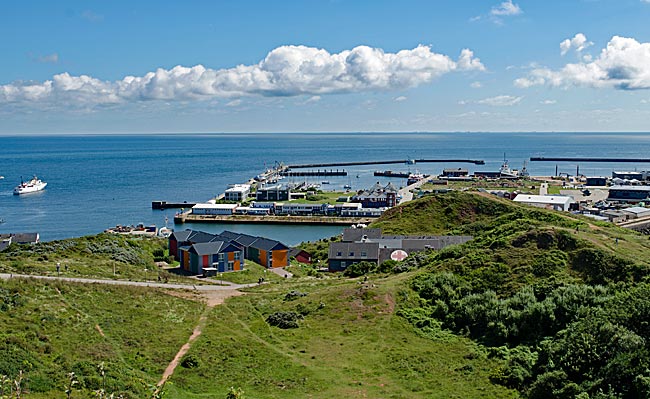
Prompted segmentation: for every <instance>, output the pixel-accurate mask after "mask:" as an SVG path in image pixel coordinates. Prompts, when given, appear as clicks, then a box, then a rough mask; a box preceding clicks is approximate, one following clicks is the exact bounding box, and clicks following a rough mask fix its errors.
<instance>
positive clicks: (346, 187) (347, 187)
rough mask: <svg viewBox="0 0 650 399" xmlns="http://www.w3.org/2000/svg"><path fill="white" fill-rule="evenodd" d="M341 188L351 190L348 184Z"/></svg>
mask: <svg viewBox="0 0 650 399" xmlns="http://www.w3.org/2000/svg"><path fill="white" fill-rule="evenodd" d="M343 188H345V189H348V190H349V189H351V188H352V185H350V184H345V185H344V186H343Z"/></svg>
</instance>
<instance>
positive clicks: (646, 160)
mask: <svg viewBox="0 0 650 399" xmlns="http://www.w3.org/2000/svg"><path fill="white" fill-rule="evenodd" d="M530 160H531V162H533V161H537V162H621V163H622V162H637V163H650V158H573V157H568V158H567V157H530Z"/></svg>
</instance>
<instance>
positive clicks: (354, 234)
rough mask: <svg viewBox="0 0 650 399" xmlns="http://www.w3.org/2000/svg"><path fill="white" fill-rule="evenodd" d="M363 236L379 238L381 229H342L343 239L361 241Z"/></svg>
mask: <svg viewBox="0 0 650 399" xmlns="http://www.w3.org/2000/svg"><path fill="white" fill-rule="evenodd" d="M363 236H366V237H367V238H381V229H368V228H362V229H359V228H352V227H349V228H347V229H343V241H345V242H352V241H361V239H362V238H363Z"/></svg>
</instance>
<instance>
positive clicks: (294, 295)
mask: <svg viewBox="0 0 650 399" xmlns="http://www.w3.org/2000/svg"><path fill="white" fill-rule="evenodd" d="M303 296H307V293H306V292H300V291H296V290H293V291H291V292H287V294H286V295H285V296H284V300H285V301H293V300H295V299H297V298H300V297H303Z"/></svg>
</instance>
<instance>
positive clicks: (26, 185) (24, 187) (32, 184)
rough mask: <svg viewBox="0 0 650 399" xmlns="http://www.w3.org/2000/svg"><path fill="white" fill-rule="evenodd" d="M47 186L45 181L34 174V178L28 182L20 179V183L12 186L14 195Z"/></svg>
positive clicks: (32, 191) (39, 189)
mask: <svg viewBox="0 0 650 399" xmlns="http://www.w3.org/2000/svg"><path fill="white" fill-rule="evenodd" d="M45 186H47V183H46V182H44V181H42V180H41V179H39V178H38V177H36V176H34V178H33V179H32V180H30V181H28V182H25V181H23V180H22V179H20V184H19V185H17V186H16V187H15V188H14V195H21V194H28V193H35V192H37V191H41V190H43V189H44V188H45Z"/></svg>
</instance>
